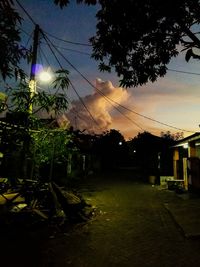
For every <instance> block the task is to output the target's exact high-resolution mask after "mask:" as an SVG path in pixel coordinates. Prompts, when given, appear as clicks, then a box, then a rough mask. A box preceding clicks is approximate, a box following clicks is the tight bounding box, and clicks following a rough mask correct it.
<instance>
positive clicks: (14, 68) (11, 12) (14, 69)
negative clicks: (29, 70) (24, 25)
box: [0, 1, 28, 80]
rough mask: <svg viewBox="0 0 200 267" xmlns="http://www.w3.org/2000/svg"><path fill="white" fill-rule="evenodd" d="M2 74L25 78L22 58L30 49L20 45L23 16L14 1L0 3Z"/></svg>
mask: <svg viewBox="0 0 200 267" xmlns="http://www.w3.org/2000/svg"><path fill="white" fill-rule="evenodd" d="M0 17H1V22H0V76H1V77H2V78H3V79H4V80H5V79H6V77H13V76H14V77H15V78H18V76H19V77H21V78H24V76H25V75H24V72H23V70H22V69H21V68H20V67H19V65H18V64H19V61H20V59H21V58H25V57H26V56H27V54H28V51H27V50H26V49H25V48H24V47H22V46H20V44H19V43H20V40H21V38H20V31H19V29H18V26H19V25H20V24H21V20H22V19H21V17H20V16H19V14H18V13H17V11H16V10H15V9H14V8H13V6H12V1H1V3H0Z"/></svg>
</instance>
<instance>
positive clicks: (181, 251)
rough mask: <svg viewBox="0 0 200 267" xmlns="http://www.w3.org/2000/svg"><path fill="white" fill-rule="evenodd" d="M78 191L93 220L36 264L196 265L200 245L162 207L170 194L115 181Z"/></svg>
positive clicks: (54, 244) (199, 260) (59, 240)
mask: <svg viewBox="0 0 200 267" xmlns="http://www.w3.org/2000/svg"><path fill="white" fill-rule="evenodd" d="M82 193H84V196H85V198H86V199H87V201H88V202H90V203H92V204H93V205H95V206H96V207H97V211H98V214H97V216H96V217H95V218H94V219H93V220H92V221H90V222H89V223H88V224H86V225H82V226H81V227H78V228H76V230H74V231H72V232H71V233H67V234H66V235H65V236H63V235H62V236H60V238H57V239H55V240H52V241H51V244H48V250H49V252H48V250H46V258H48V259H49V264H50V265H42V266H56V267H64V266H65V267H67V266H72V267H108V266H109V267H112V266H113V267H137V266H138V267H146V266H148V267H150V266H152V267H156V266H158V267H161V266H162V267H165V266H166V267H170V266H173V267H174V266H176V267H180V266H182V267H187V266H190V267H191V266H200V253H199V251H200V241H199V240H188V239H186V238H185V237H184V236H183V234H182V232H181V231H180V229H179V227H178V226H177V224H176V223H175V221H174V219H173V218H172V216H171V215H170V214H169V212H168V210H167V209H166V208H165V205H166V203H172V202H173V201H174V200H175V199H174V198H175V196H174V194H173V193H172V192H164V191H160V190H158V189H157V188H156V187H151V185H147V184H146V185H145V184H140V183H135V182H133V181H127V180H125V181H123V179H121V181H120V180H118V181H117V182H114V181H107V182H105V181H103V182H102V183H100V184H98V185H96V186H95V184H92V183H91V184H90V186H89V190H88V189H82ZM44 259H45V258H44Z"/></svg>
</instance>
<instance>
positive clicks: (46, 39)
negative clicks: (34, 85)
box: [41, 30, 102, 130]
mask: <svg viewBox="0 0 200 267" xmlns="http://www.w3.org/2000/svg"><path fill="white" fill-rule="evenodd" d="M41 32H42V35H43V37H44V39H45V41H46V42H47V45H48V46H49V48H50V50H51V52H52V54H53V55H54V57H55V59H56V61H57V63H58V65H59V66H60V68H61V69H62V70H63V67H62V65H61V63H60V61H59V60H58V58H57V56H56V55H55V53H54V51H53V49H52V47H51V46H50V44H49V39H48V37H47V36H46V35H45V34H44V32H43V31H42V30H41ZM69 83H70V85H71V87H72V88H73V90H74V91H75V93H76V95H77V96H78V98H79V100H80V101H81V103H82V105H83V106H84V108H85V109H86V110H87V112H88V114H89V115H90V117H91V118H92V120H93V121H94V122H95V124H96V125H97V126H98V128H99V125H98V123H97V121H96V120H95V119H94V117H93V115H92V114H91V112H90V111H89V109H88V108H87V106H86V105H85V103H84V101H83V100H82V98H81V97H80V96H79V94H78V92H77V90H76V89H75V87H74V85H73V84H72V82H71V81H70V80H69ZM101 130H102V129H101Z"/></svg>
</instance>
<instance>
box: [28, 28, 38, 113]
mask: <svg viewBox="0 0 200 267" xmlns="http://www.w3.org/2000/svg"><path fill="white" fill-rule="evenodd" d="M39 32H40V27H39V25H38V24H36V25H35V30H34V36H33V52H32V61H31V73H30V81H29V92H30V103H29V113H32V111H33V105H32V98H33V96H34V94H35V93H36V80H35V74H36V63H37V50H38V42H39Z"/></svg>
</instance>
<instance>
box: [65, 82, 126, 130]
mask: <svg viewBox="0 0 200 267" xmlns="http://www.w3.org/2000/svg"><path fill="white" fill-rule="evenodd" d="M128 97H129V93H128V91H127V90H125V89H123V88H121V87H115V86H113V84H112V83H111V82H110V81H102V80H101V79H99V78H98V79H96V85H95V89H94V92H93V93H92V94H90V95H86V96H85V97H82V98H81V99H79V100H76V101H73V102H72V107H71V109H70V110H69V112H68V113H67V114H65V116H66V118H67V119H68V120H69V121H70V123H71V125H72V126H73V127H74V128H75V129H76V128H77V129H80V130H84V129H86V130H87V131H88V132H95V133H101V132H103V131H106V130H109V129H111V128H113V127H112V125H113V116H112V113H113V112H114V111H115V107H114V106H116V103H115V102H117V103H119V104H123V103H125V102H126V101H127V99H128Z"/></svg>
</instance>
